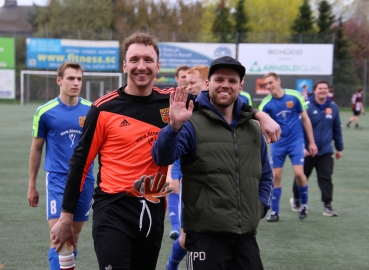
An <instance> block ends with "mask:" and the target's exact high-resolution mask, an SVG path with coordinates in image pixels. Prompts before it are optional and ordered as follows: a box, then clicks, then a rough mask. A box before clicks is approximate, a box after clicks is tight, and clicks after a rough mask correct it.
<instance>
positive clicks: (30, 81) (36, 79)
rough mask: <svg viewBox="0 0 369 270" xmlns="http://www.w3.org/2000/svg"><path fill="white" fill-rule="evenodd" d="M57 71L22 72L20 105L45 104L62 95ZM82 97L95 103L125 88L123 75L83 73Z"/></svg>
mask: <svg viewBox="0 0 369 270" xmlns="http://www.w3.org/2000/svg"><path fill="white" fill-rule="evenodd" d="M56 78H57V75H56V71H38V70H22V71H21V74H20V93H19V95H20V104H21V105H25V104H28V103H45V102H46V101H49V100H51V99H53V98H55V97H57V96H58V95H59V93H60V89H59V86H58V85H57V84H56ZM82 81H83V84H82V90H81V93H80V96H81V97H83V98H85V99H87V100H90V101H92V102H94V101H95V100H97V99H98V98H100V97H101V96H103V95H105V94H106V93H108V92H111V91H112V90H115V89H117V88H119V87H121V86H123V74H122V73H119V72H116V73H109V72H83V78H82Z"/></svg>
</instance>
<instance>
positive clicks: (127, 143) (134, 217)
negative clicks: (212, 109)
mask: <svg viewBox="0 0 369 270" xmlns="http://www.w3.org/2000/svg"><path fill="white" fill-rule="evenodd" d="M123 47H124V59H125V60H124V61H123V70H124V72H125V73H126V74H127V76H128V78H127V85H125V86H123V87H121V88H119V89H117V90H114V91H112V92H110V93H109V94H106V95H105V96H103V97H101V98H100V99H98V100H97V101H95V102H94V104H93V105H92V106H91V109H90V111H89V112H88V114H87V117H86V122H85V126H84V128H83V131H82V135H81V139H80V140H79V142H78V146H77V147H76V150H75V152H74V154H73V156H72V158H71V160H70V170H69V174H68V179H67V184H66V187H65V193H64V198H63V205H62V214H61V216H60V219H59V221H58V222H57V223H56V224H55V226H54V227H53V229H52V230H51V234H52V238H53V243H54V244H55V245H56V246H57V248H56V250H57V251H59V250H60V249H61V247H62V246H63V244H64V243H65V242H66V241H67V240H68V239H69V240H70V241H71V242H72V243H74V239H73V229H72V218H73V214H74V212H75V208H76V205H77V201H78V198H79V195H80V188H81V187H83V185H84V184H85V181H84V177H85V168H87V167H88V166H89V165H90V164H91V163H92V161H93V160H94V158H95V157H96V155H98V159H99V172H98V175H97V182H96V183H97V187H96V188H95V191H94V196H93V198H94V204H93V225H92V236H93V239H94V248H95V252H96V256H97V260H98V264H99V269H101V270H106V269H135V270H136V269H137V270H139V269H142V270H150V269H152V270H154V269H155V268H156V263H157V259H158V255H159V251H160V246H161V241H162V238H163V232H164V214H165V199H164V198H161V199H160V200H159V202H158V203H152V202H150V201H148V200H146V199H144V198H142V197H132V196H128V195H127V192H128V191H131V190H132V186H133V185H134V182H135V180H137V179H139V178H141V176H142V175H155V174H156V173H161V174H165V173H166V172H167V167H166V166H158V165H156V164H155V162H154V161H153V159H152V157H151V148H152V145H153V144H154V142H155V141H156V138H157V135H158V133H159V131H160V130H161V129H162V128H163V127H165V126H166V125H167V123H168V122H169V97H170V93H171V92H174V89H172V90H170V89H169V90H168V89H167V90H160V89H158V88H156V87H154V86H153V85H154V79H155V76H156V74H157V73H158V72H159V70H160V62H159V47H158V44H157V41H156V39H155V38H154V37H153V36H151V35H149V34H146V33H141V32H137V33H134V34H132V35H131V36H129V37H127V38H126V39H125V40H124V46H123ZM243 109H244V111H245V112H246V111H247V112H250V113H251V114H252V115H253V116H255V118H257V120H259V121H260V122H261V128H262V129H263V133H264V134H265V136H266V137H267V140H270V141H271V142H273V141H276V140H278V139H279V137H280V128H279V125H278V124H277V123H276V122H275V121H273V120H272V119H271V118H270V117H269V116H268V115H267V114H265V113H263V112H259V111H257V110H254V109H253V108H252V107H250V106H245V107H244V108H243ZM173 162H174V160H173Z"/></svg>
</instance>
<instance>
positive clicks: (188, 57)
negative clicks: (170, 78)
mask: <svg viewBox="0 0 369 270" xmlns="http://www.w3.org/2000/svg"><path fill="white" fill-rule="evenodd" d="M159 50H160V58H159V59H160V62H161V68H160V72H175V70H176V68H177V67H178V66H181V65H188V66H190V67H194V66H197V65H205V66H209V65H210V63H211V61H212V60H213V59H215V58H218V57H221V56H225V55H228V56H232V57H236V45H235V44H229V43H185V42H164V43H163V42H160V43H159Z"/></svg>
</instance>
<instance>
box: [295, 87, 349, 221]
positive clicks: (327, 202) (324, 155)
mask: <svg viewBox="0 0 369 270" xmlns="http://www.w3.org/2000/svg"><path fill="white" fill-rule="evenodd" d="M328 94H329V85H328V83H327V82H326V81H317V82H316V83H315V85H314V91H313V95H312V96H311V97H310V98H309V100H308V109H307V114H308V116H309V117H310V121H311V124H312V126H313V133H314V138H315V143H316V145H317V147H318V153H317V154H316V155H315V156H314V157H312V156H310V155H309V152H308V150H307V149H305V163H304V174H305V175H306V177H307V178H309V176H310V175H311V173H312V171H313V169H314V168H315V170H316V172H317V177H318V184H319V188H320V191H321V193H322V197H321V198H322V202H323V203H324V211H323V215H324V216H328V217H333V216H338V214H337V212H335V211H334V210H333V208H332V204H331V203H332V200H333V183H332V175H333V165H334V157H336V159H337V160H338V159H340V158H341V157H342V151H343V140H342V128H341V120H340V113H339V110H338V106H337V105H336V103H334V102H333V101H331V100H330V98H329V97H328ZM332 141H334V145H335V148H336V150H337V151H336V154H335V155H334V150H333V145H332ZM307 144H308V141H307V137H306V134H305V147H306V146H307ZM293 194H294V198H292V200H294V202H299V201H300V194H299V192H298V189H297V186H296V182H295V181H294V186H293ZM292 206H293V205H292ZM292 209H294V208H292Z"/></svg>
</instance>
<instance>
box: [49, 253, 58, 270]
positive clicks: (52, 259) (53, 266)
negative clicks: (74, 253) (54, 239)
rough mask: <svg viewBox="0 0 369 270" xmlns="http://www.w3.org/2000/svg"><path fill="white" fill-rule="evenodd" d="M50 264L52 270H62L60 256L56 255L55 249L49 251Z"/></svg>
mask: <svg viewBox="0 0 369 270" xmlns="http://www.w3.org/2000/svg"><path fill="white" fill-rule="evenodd" d="M49 264H50V270H60V265H59V254H58V253H56V251H55V248H50V250H49Z"/></svg>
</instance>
